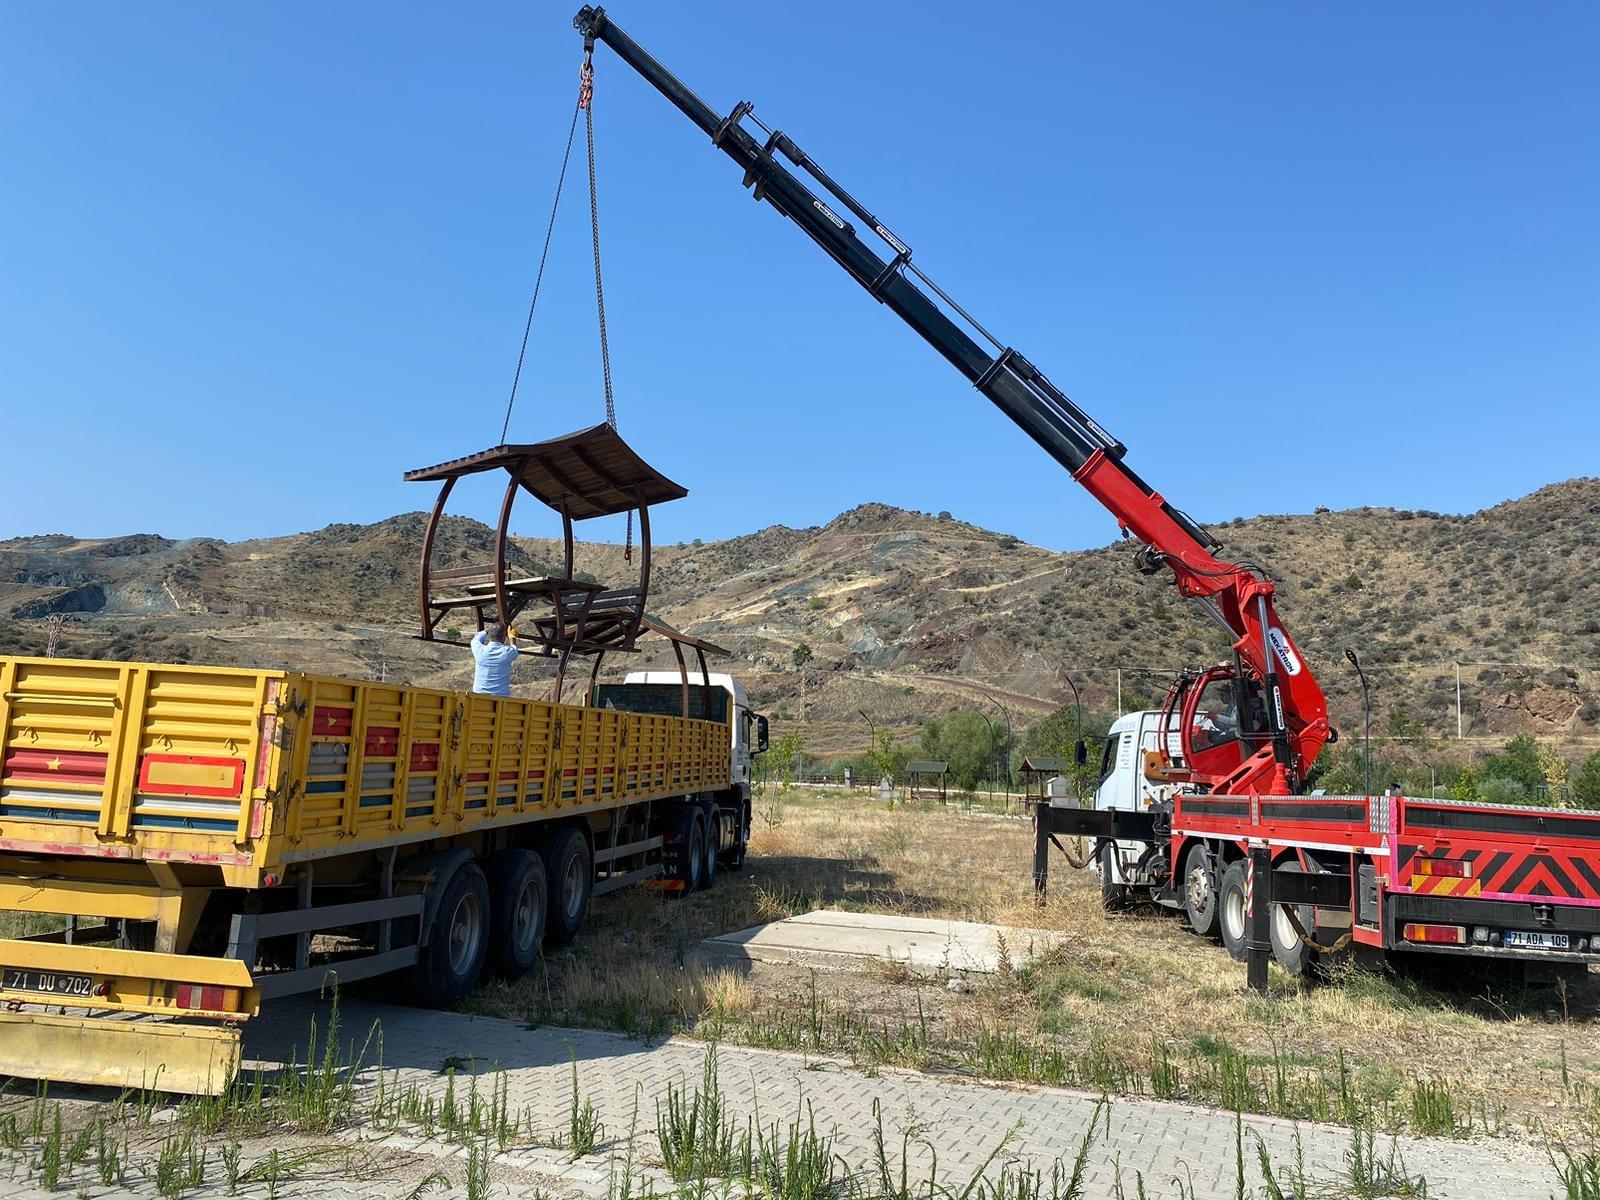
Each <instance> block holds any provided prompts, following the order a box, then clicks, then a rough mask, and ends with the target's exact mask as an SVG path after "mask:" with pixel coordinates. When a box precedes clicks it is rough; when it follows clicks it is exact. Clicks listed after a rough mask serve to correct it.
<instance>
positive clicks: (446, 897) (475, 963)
mask: <svg viewBox="0 0 1600 1200" xmlns="http://www.w3.org/2000/svg"><path fill="white" fill-rule="evenodd" d="M489 912H490V906H489V882H488V880H486V879H485V878H484V877H483V871H482V870H481V869H480V868H479V866H478V864H477V863H474V862H468V863H462V864H461V866H459V867H457V868H456V869H455V870H454V871H452V872H451V873H450V876H449V878H448V879H447V880H446V881H445V885H444V891H443V892H442V893H441V894H440V896H439V904H438V907H437V908H436V909H435V910H434V918H433V928H432V930H431V931H430V932H429V935H428V944H427V945H426V946H424V947H422V953H421V956H420V957H419V958H418V959H417V965H416V968H415V972H414V976H413V978H414V981H415V986H416V991H415V998H416V1000H417V1002H418V1003H420V1004H424V1005H426V1006H428V1007H430V1008H444V1007H446V1006H448V1005H451V1004H455V1003H457V1002H459V1001H461V1000H463V999H465V998H466V996H467V995H468V993H470V992H471V991H472V989H473V988H475V987H477V986H478V980H479V979H480V978H481V977H482V975H483V965H484V963H485V961H487V959H488V957H489Z"/></svg>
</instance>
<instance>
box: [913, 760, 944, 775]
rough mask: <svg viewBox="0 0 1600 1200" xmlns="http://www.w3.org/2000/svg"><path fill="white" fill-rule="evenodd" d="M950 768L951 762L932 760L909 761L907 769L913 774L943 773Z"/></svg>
mask: <svg viewBox="0 0 1600 1200" xmlns="http://www.w3.org/2000/svg"><path fill="white" fill-rule="evenodd" d="M949 769H950V764H949V763H947V762H934V761H931V760H929V761H923V762H908V763H907V764H906V770H907V771H909V772H910V773H911V774H913V775H943V774H944V773H945V772H946V771H948V770H949Z"/></svg>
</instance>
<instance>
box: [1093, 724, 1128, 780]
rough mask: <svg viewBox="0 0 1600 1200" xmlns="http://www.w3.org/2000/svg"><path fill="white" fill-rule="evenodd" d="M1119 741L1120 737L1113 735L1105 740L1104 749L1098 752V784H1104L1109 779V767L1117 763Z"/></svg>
mask: <svg viewBox="0 0 1600 1200" xmlns="http://www.w3.org/2000/svg"><path fill="white" fill-rule="evenodd" d="M1121 740H1122V738H1121V736H1120V735H1118V734H1115V733H1113V734H1112V735H1111V736H1110V737H1108V738H1107V739H1106V748H1105V749H1104V750H1102V751H1101V752H1100V779H1099V783H1104V782H1105V781H1106V780H1107V779H1108V778H1109V777H1110V775H1111V767H1112V765H1113V764H1114V763H1115V762H1116V761H1117V743H1118V742H1120V741H1121ZM1096 786H1098V783H1097V784H1096Z"/></svg>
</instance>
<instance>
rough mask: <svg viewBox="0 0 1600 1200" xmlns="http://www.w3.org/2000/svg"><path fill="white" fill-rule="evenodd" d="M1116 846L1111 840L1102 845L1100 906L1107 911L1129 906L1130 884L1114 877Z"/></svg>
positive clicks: (1119, 910) (1117, 910)
mask: <svg viewBox="0 0 1600 1200" xmlns="http://www.w3.org/2000/svg"><path fill="white" fill-rule="evenodd" d="M1115 854H1116V847H1115V846H1113V845H1112V844H1111V843H1110V842H1107V843H1106V844H1105V845H1104V846H1101V847H1100V907H1101V908H1103V909H1105V910H1106V911H1107V912H1121V911H1122V910H1123V909H1125V908H1127V907H1128V885H1127V884H1125V883H1117V882H1116V881H1115V880H1114V879H1113V878H1112V873H1111V860H1112V858H1113V857H1114V856H1115Z"/></svg>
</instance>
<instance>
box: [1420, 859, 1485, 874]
mask: <svg viewBox="0 0 1600 1200" xmlns="http://www.w3.org/2000/svg"><path fill="white" fill-rule="evenodd" d="M1411 873H1412V874H1413V875H1438V876H1442V877H1444V878H1446V879H1471V878H1472V864H1471V863H1469V862H1467V861H1466V860H1465V859H1461V858H1419V859H1417V861H1416V862H1415V863H1414V864H1413V865H1412V867H1411Z"/></svg>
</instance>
